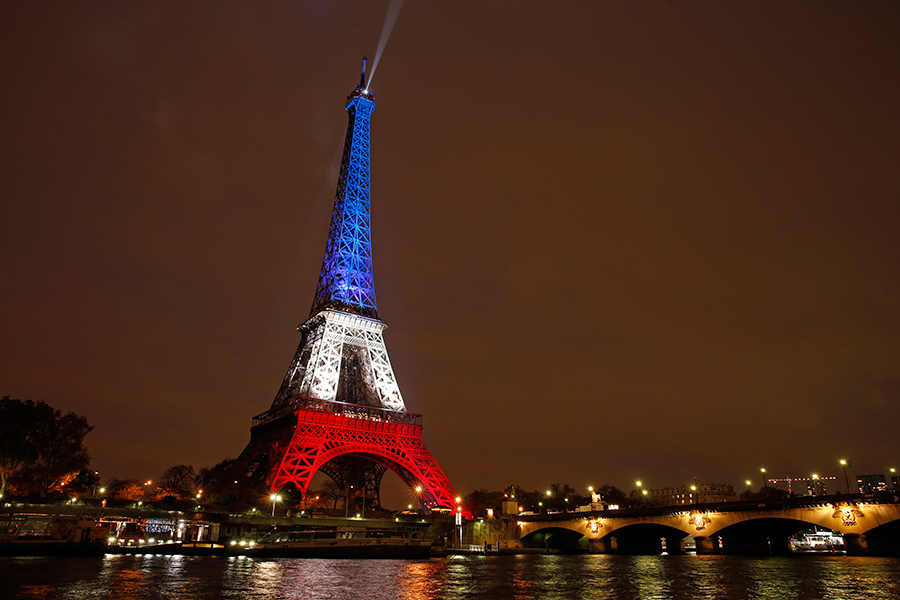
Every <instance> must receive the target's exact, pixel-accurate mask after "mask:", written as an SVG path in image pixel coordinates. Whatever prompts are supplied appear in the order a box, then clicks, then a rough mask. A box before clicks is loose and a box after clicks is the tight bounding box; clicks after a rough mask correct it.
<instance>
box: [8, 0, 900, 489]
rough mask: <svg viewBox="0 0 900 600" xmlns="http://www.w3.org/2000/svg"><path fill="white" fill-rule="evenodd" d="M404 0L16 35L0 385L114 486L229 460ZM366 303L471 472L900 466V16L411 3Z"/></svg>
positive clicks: (761, 5)
mask: <svg viewBox="0 0 900 600" xmlns="http://www.w3.org/2000/svg"><path fill="white" fill-rule="evenodd" d="M387 5H388V2H387V1H386V0H385V1H365V2H363V1H358V2H349V1H348V2H327V1H324V0H320V1H315V2H304V1H300V0H295V1H287V0H281V1H275V0H265V1H260V2H237V1H231V0H217V1H212V0H199V1H194V2H181V1H179V2H174V1H172V2H165V1H163V2H120V1H115V2H113V1H105V0H100V1H95V2H89V3H88V2H62V1H60V2H39V1H38V2H20V3H12V4H10V5H9V6H7V7H6V8H5V9H4V11H3V13H4V18H3V19H2V21H0V73H2V81H3V82H4V83H3V92H2V94H0V108H2V111H0V134H2V157H0V158H2V160H0V180H2V195H0V203H2V204H0V207H2V213H0V214H2V217H0V230H2V233H3V243H2V250H0V278H2V282H3V284H4V291H3V294H2V298H0V341H2V344H0V395H10V396H12V397H18V398H33V399H39V398H41V399H44V400H46V401H47V402H49V403H50V404H52V405H54V406H57V407H60V408H62V409H64V410H73V411H76V412H78V413H81V414H84V415H86V416H87V417H88V418H89V420H90V421H91V423H93V424H94V425H95V430H94V432H93V433H91V434H90V436H89V437H88V440H87V441H88V445H89V447H90V450H91V454H92V456H93V457H94V462H93V464H94V466H95V468H98V469H99V470H100V471H101V476H103V477H104V478H106V477H113V476H115V477H120V478H121V477H135V478H153V477H157V476H158V475H159V474H160V473H161V472H162V471H163V470H164V469H165V468H166V467H168V466H171V465H174V464H179V463H187V464H193V465H194V466H196V467H198V468H199V467H202V466H210V465H212V464H214V463H216V462H218V461H219V460H221V459H223V458H225V457H233V456H236V455H237V454H238V453H239V452H240V451H241V449H242V448H243V447H244V445H245V444H246V442H247V440H248V439H249V425H250V418H251V417H252V416H253V415H255V414H257V413H259V412H262V411H263V410H265V409H266V408H268V406H269V404H270V403H271V401H272V399H273V397H274V394H275V392H276V391H277V389H278V386H279V384H280V383H281V379H282V377H283V376H284V372H285V370H286V369H287V366H288V363H289V361H290V359H291V358H292V356H293V353H294V350H295V348H296V345H297V343H298V342H299V334H298V333H297V332H296V331H294V327H295V326H296V325H297V324H298V323H299V322H300V321H302V320H303V319H304V318H305V317H306V316H307V313H308V311H309V307H310V305H311V303H312V297H313V293H314V290H315V284H316V279H317V275H318V270H319V266H320V264H321V260H322V253H323V250H324V244H325V238H326V235H327V229H328V222H329V218H330V212H331V202H332V198H333V193H334V187H335V183H336V176H337V167H338V163H339V159H340V150H341V146H342V143H343V137H344V133H345V128H346V113H345V112H344V110H343V105H344V99H345V97H346V95H347V94H348V93H349V92H350V91H351V90H352V88H353V86H354V85H355V83H356V82H357V80H358V76H359V63H360V58H361V57H362V56H368V57H370V59H371V58H372V57H373V56H374V53H375V49H376V47H377V45H378V41H379V36H380V34H381V31H382V25H383V23H384V20H385V14H386V10H387ZM372 84H373V85H372V88H373V90H374V91H375V92H376V93H377V94H378V98H377V109H376V111H375V113H374V115H373V118H372V201H373V228H374V252H375V275H376V289H377V294H378V301H379V313H380V316H381V317H382V318H383V319H384V320H385V321H386V322H387V323H388V325H389V326H390V329H389V330H388V331H387V332H386V335H385V338H386V343H387V346H388V350H389V352H390V355H391V360H392V362H393V364H394V369H395V372H396V374H397V377H398V379H399V382H400V386H401V390H402V391H403V394H404V397H405V400H406V404H407V406H408V407H409V409H410V410H412V411H414V412H420V413H423V414H424V415H425V439H426V442H427V443H428V445H429V447H430V448H431V450H432V452H433V453H434V455H435V456H436V458H437V459H438V461H439V462H440V463H441V465H442V466H443V468H444V470H445V471H446V472H447V473H448V475H449V476H450V478H451V480H452V481H453V482H454V483H455V484H456V486H457V487H458V488H459V489H460V491H461V492H466V491H469V490H471V489H474V488H479V487H487V488H490V489H498V488H501V487H504V486H506V485H508V484H510V483H516V484H518V485H521V486H525V487H527V488H532V489H533V488H543V487H545V486H547V485H549V484H550V483H553V482H566V483H569V484H571V485H574V486H587V485H589V484H594V485H597V484H600V483H613V484H616V485H619V486H621V487H628V486H630V485H631V482H632V481H633V480H634V479H635V478H641V479H643V480H645V481H646V482H647V484H646V485H649V486H653V487H655V486H663V485H678V484H681V483H683V482H685V481H689V480H693V478H695V477H696V478H697V480H698V481H703V482H707V481H710V482H718V483H733V484H735V485H736V486H738V484H739V482H742V481H743V480H744V479H746V478H747V477H752V476H754V475H755V474H758V472H759V468H760V467H761V466H766V467H768V468H769V470H770V472H771V473H772V474H773V475H781V476H783V475H787V474H790V475H792V476H802V475H808V474H809V473H812V472H814V471H815V472H819V473H826V474H832V475H838V474H839V472H838V466H837V460H838V459H839V458H843V457H846V458H849V459H850V460H852V461H853V464H854V466H855V467H856V470H857V471H858V472H860V473H863V472H865V473H870V472H876V473H881V472H885V471H886V470H887V468H888V467H890V466H897V467H900V442H898V435H897V424H898V422H900V240H898V231H900V206H898V204H900V149H898V140H900V110H898V107H900V4H898V3H896V2H892V1H891V2H876V1H873V2H852V3H851V2H783V1H780V0H779V1H773V2H765V1H763V2H743V3H737V2H734V3H732V2H724V3H723V2H683V1H677V0H675V1H672V2H606V1H598V2H554V3H549V2H541V1H533V2H528V1H520V2H484V1H459V2H416V1H410V2H407V3H406V4H405V5H404V6H403V9H402V11H401V13H400V15H399V18H398V20H397V22H396V26H395V27H394V30H393V33H392V35H391V37H390V40H389V42H388V44H387V47H386V49H385V52H384V54H383V56H382V58H381V61H380V63H379V65H378V67H377V72H376V74H375V77H374V80H373V82H372Z"/></svg>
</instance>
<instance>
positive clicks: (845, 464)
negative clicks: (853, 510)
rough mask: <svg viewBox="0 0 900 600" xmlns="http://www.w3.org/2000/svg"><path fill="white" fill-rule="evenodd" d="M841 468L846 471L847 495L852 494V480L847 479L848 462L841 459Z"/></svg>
mask: <svg viewBox="0 0 900 600" xmlns="http://www.w3.org/2000/svg"><path fill="white" fill-rule="evenodd" d="M841 468H843V469H844V483H846V484H847V493H848V494H849V493H850V479H849V478H848V477H847V461H846V460H844V459H843V458H842V459H841Z"/></svg>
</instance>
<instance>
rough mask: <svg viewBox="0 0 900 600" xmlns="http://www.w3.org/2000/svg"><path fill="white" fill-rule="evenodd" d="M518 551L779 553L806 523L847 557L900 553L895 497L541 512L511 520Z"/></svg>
mask: <svg viewBox="0 0 900 600" xmlns="http://www.w3.org/2000/svg"><path fill="white" fill-rule="evenodd" d="M517 518H518V523H517V525H518V527H517V537H518V538H519V540H520V543H521V544H522V545H523V546H534V547H546V548H548V549H551V548H552V549H559V550H562V551H566V550H577V549H579V548H580V549H581V550H582V551H583V550H589V551H590V552H593V553H619V554H659V553H661V552H662V551H664V550H665V551H666V552H668V553H669V554H677V553H684V552H685V542H686V541H688V540H689V539H690V538H688V536H691V537H693V541H694V543H695V545H696V551H697V554H718V553H722V554H786V553H790V552H791V550H790V545H789V541H788V540H789V538H790V537H791V536H792V535H793V534H795V533H797V532H800V531H803V530H805V529H811V528H812V526H813V525H815V526H818V527H822V528H826V529H831V530H833V531H836V532H838V533H840V534H843V536H844V545H845V547H846V549H847V553H848V554H855V555H865V554H873V555H900V504H898V498H897V496H894V495H891V494H879V495H874V496H873V495H865V496H864V495H861V494H854V495H839V496H819V497H801V498H790V499H786V500H779V501H770V502H727V503H717V504H694V505H684V506H668V507H656V508H642V509H626V510H604V511H595V512H568V513H556V514H547V515H527V516H526V515H519V516H518V517H517Z"/></svg>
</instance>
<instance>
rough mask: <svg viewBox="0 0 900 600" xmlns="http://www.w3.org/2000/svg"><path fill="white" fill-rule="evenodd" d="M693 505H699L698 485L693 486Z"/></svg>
mask: <svg viewBox="0 0 900 600" xmlns="http://www.w3.org/2000/svg"><path fill="white" fill-rule="evenodd" d="M691 503H692V504H697V486H696V485H692V486H691Z"/></svg>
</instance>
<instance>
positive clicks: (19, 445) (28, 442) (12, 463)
mask: <svg viewBox="0 0 900 600" xmlns="http://www.w3.org/2000/svg"><path fill="white" fill-rule="evenodd" d="M92 429H93V427H91V425H90V424H89V423H88V421H87V418H85V417H83V416H81V415H77V414H75V413H72V412H70V413H67V414H65V415H64V414H62V412H60V411H59V410H58V409H55V408H53V407H51V406H50V405H48V404H47V403H45V402H44V401H43V400H39V401H38V402H33V401H31V400H16V399H10V397H9V396H4V397H3V399H2V400H0V496H2V495H3V493H4V492H5V491H6V484H7V482H8V480H9V476H10V475H12V474H13V473H15V472H17V471H20V470H22V469H24V468H26V467H33V468H34V471H35V472H36V473H37V478H38V486H37V488H38V492H39V493H40V495H41V496H46V495H47V491H48V489H50V487H51V486H54V485H58V484H59V483H61V482H63V481H67V480H70V479H72V478H73V477H74V475H75V474H77V473H78V472H79V471H81V470H82V469H84V468H85V467H87V465H88V464H89V463H90V456H89V455H88V453H87V449H86V448H85V447H84V438H85V436H86V435H87V434H88V433H90V431H91V430H92Z"/></svg>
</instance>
